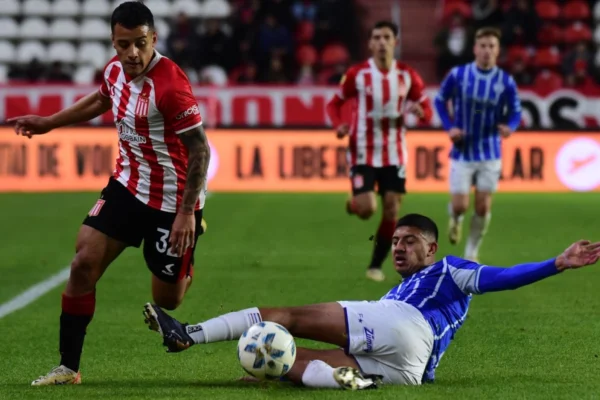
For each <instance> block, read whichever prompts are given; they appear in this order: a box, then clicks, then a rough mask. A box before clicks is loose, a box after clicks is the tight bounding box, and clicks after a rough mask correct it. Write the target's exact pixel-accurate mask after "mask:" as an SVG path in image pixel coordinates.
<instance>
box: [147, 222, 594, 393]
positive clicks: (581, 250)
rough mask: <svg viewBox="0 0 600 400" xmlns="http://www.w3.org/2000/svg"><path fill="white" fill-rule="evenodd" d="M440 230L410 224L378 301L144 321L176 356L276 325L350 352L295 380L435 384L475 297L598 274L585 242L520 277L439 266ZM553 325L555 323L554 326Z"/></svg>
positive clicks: (306, 354) (151, 314)
mask: <svg viewBox="0 0 600 400" xmlns="http://www.w3.org/2000/svg"><path fill="white" fill-rule="evenodd" d="M437 239H438V228H437V226H436V224H435V223H434V222H433V221H432V220H431V219H429V218H427V217H425V216H423V215H419V214H409V215H406V216H404V217H402V218H401V219H400V220H399V221H398V222H397V224H396V230H395V232H394V236H393V245H392V250H393V256H394V266H395V269H396V271H397V272H398V273H399V274H400V275H401V276H402V278H403V279H402V283H400V284H399V285H397V286H395V287H394V288H392V289H391V290H390V291H389V292H388V293H387V294H386V295H385V296H383V298H382V299H380V300H378V301H340V302H333V303H323V304H315V305H309V306H303V307H286V308H256V307H255V308H249V309H246V310H241V311H236V312H231V313H228V314H224V315H221V316H219V317H216V318H213V319H210V320H208V321H205V322H201V323H199V324H196V325H188V324H181V323H180V322H178V321H176V320H175V319H173V318H171V317H170V316H168V315H167V314H166V313H165V312H164V311H162V310H161V309H160V308H158V307H157V306H154V305H150V304H146V306H145V307H144V315H145V316H146V322H147V323H148V325H149V326H150V328H151V329H153V330H156V331H158V332H159V333H161V335H162V337H163V344H164V345H165V346H167V347H168V350H169V351H172V352H177V351H181V350H185V349H187V348H189V347H190V346H192V345H194V344H199V343H212V342H219V341H224V340H238V339H239V338H240V336H241V335H242V333H243V332H244V331H245V330H246V329H247V328H249V327H250V326H252V325H254V324H255V323H257V322H259V321H261V320H264V321H274V322H277V323H279V324H281V325H283V326H285V327H286V328H287V329H288V330H289V331H290V333H291V334H292V335H294V336H295V337H297V338H305V339H312V340H317V341H321V342H326V343H331V344H334V345H337V346H339V347H341V348H338V349H332V350H312V349H306V348H298V352H297V353H296V362H295V364H294V366H293V367H292V369H291V370H290V372H289V373H288V374H287V375H286V376H287V378H289V380H291V381H292V382H295V383H297V384H303V385H305V386H309V387H315V388H354V389H364V388H370V387H376V386H377V384H378V383H379V381H380V380H381V381H383V383H389V384H405V385H419V384H421V383H423V382H432V381H433V380H434V372H435V369H436V367H437V366H438V364H439V362H440V359H441V358H442V355H443V354H444V352H445V351H446V349H447V348H448V346H449V344H450V342H451V340H452V339H453V338H454V336H455V334H456V332H457V330H458V329H459V328H460V327H461V325H462V324H463V322H464V321H465V317H466V315H467V310H468V308H469V303H470V302H471V297H472V295H473V294H482V293H487V292H494V291H500V290H510V289H516V288H518V287H521V286H525V285H528V284H530V283H533V282H536V281H539V280H541V279H544V278H547V277H550V276H553V275H556V274H559V273H560V272H562V271H564V270H565V269H569V268H579V267H582V266H585V265H591V264H594V263H596V262H597V261H598V259H599V258H600V242H598V243H590V242H588V241H583V240H581V241H578V242H575V243H573V244H572V245H571V246H569V247H568V248H567V249H566V250H565V251H564V252H563V253H562V254H560V255H558V256H557V257H554V258H551V259H549V260H546V261H542V262H539V263H530V264H519V265H515V266H514V267H511V268H499V267H489V266H487V265H480V264H477V263H474V262H472V261H467V260H464V259H462V258H458V257H453V256H447V257H444V258H442V259H441V260H439V261H436V252H437V249H438V244H437ZM548 323H552V322H551V321H549V322H548Z"/></svg>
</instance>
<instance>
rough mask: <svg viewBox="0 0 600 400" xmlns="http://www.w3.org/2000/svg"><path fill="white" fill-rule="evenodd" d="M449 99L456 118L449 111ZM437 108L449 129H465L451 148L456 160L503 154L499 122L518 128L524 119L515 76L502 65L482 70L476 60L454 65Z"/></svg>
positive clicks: (488, 158) (440, 95)
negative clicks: (458, 141) (461, 137)
mask: <svg viewBox="0 0 600 400" xmlns="http://www.w3.org/2000/svg"><path fill="white" fill-rule="evenodd" d="M448 101H450V102H451V104H452V111H453V118H451V117H450V115H449V113H448V108H447V107H448V105H447V103H448ZM435 108H436V110H437V112H438V115H439V117H440V119H441V121H442V125H443V126H444V129H445V130H446V131H449V130H450V129H451V128H460V129H461V130H462V131H463V134H464V137H463V140H462V141H461V142H460V143H455V144H454V145H453V146H452V150H451V151H450V157H451V158H452V159H454V160H461V161H491V160H497V159H500V158H502V140H501V137H500V134H499V132H498V125H499V124H505V125H508V126H509V127H510V128H511V131H515V130H516V129H517V128H518V127H519V124H520V122H521V101H520V99H519V96H518V93H517V85H516V83H515V81H514V79H513V78H512V76H511V75H510V74H508V73H507V72H505V71H504V70H502V69H500V68H498V67H494V68H492V69H490V70H481V69H479V68H478V67H477V66H476V64H475V63H474V62H473V63H470V64H465V65H461V66H458V67H454V68H453V69H452V70H451V71H450V72H449V73H448V75H447V76H446V78H445V79H444V80H443V82H442V84H441V85H440V89H439V92H438V95H437V97H436V99H435Z"/></svg>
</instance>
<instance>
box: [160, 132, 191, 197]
mask: <svg viewBox="0 0 600 400" xmlns="http://www.w3.org/2000/svg"><path fill="white" fill-rule="evenodd" d="M184 133H185V132H184ZM184 133H183V134H184ZM165 144H166V145H167V151H168V152H169V157H171V161H172V162H173V167H175V173H176V174H177V208H178V209H179V207H180V206H181V202H182V201H183V190H184V189H185V181H186V179H187V162H188V154H187V149H186V148H185V146H184V145H183V144H182V143H181V139H179V137H178V135H177V134H175V133H172V134H169V135H168V136H167V134H166V131H165Z"/></svg>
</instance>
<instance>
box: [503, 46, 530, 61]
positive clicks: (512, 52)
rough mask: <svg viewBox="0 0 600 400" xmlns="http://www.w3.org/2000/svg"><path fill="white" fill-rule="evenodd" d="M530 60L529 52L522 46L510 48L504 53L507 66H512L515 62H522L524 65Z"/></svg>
mask: <svg viewBox="0 0 600 400" xmlns="http://www.w3.org/2000/svg"><path fill="white" fill-rule="evenodd" d="M530 58H531V57H530V54H529V51H528V50H527V49H526V48H525V47H522V46H512V47H510V48H509V49H508V51H507V52H506V62H507V63H508V64H512V63H515V62H517V61H523V62H524V63H525V64H528V63H529V59H530Z"/></svg>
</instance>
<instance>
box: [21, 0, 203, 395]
mask: <svg viewBox="0 0 600 400" xmlns="http://www.w3.org/2000/svg"><path fill="white" fill-rule="evenodd" d="M111 31H112V42H113V46H114V48H115V50H116V52H117V55H116V56H115V57H114V58H113V59H112V60H110V61H109V63H108V64H107V65H106V67H105V68H104V76H103V78H104V79H103V82H102V85H101V86H100V88H99V90H97V91H95V92H94V93H91V94H90V95H88V96H86V97H85V98H83V99H81V100H79V101H78V102H77V103H75V104H74V105H73V106H71V107H69V108H67V109H65V110H63V111H60V112H59V113H57V114H54V115H52V116H49V117H40V116H36V115H29V116H24V117H18V118H15V120H14V121H13V122H14V123H15V130H16V131H17V134H21V135H24V136H27V137H29V138H31V137H32V135H40V134H44V133H47V132H49V131H51V130H53V129H56V128H59V127H62V126H67V125H71V124H75V123H80V122H84V121H88V120H90V119H93V118H96V117H98V116H100V115H102V114H104V113H105V112H107V111H108V110H111V109H112V112H113V114H114V118H115V124H116V126H117V134H118V143H119V158H118V160H117V162H116V167H115V171H114V173H113V176H112V177H111V178H110V179H109V181H108V184H107V186H106V187H105V188H104V190H102V193H101V195H100V199H99V200H98V202H97V203H96V204H95V205H94V206H93V207H92V209H91V210H90V212H89V213H88V215H87V217H86V218H85V220H84V221H83V225H82V227H81V229H80V231H79V234H78V237H77V245H76V254H75V257H74V259H73V261H72V262H71V275H70V277H69V280H68V282H67V286H66V288H65V291H64V293H63V295H62V313H61V316H60V341H59V350H60V355H61V360H60V364H59V366H58V367H56V368H53V369H52V370H51V371H50V372H49V373H48V374H47V375H45V376H41V377H39V378H38V379H36V380H35V381H33V382H32V385H34V386H41V385H64V384H78V383H81V374H80V368H79V367H80V361H81V353H82V350H83V342H84V337H85V335H86V331H87V327H88V324H89V323H90V322H91V320H92V317H93V315H94V311H95V306H96V283H97V282H98V280H99V279H100V277H101V276H102V274H103V273H104V271H105V270H106V268H108V266H109V265H110V264H111V263H112V262H113V261H114V260H115V259H116V258H117V257H118V256H119V255H120V254H121V253H122V252H123V250H125V249H126V248H127V247H130V246H131V247H140V246H141V245H142V242H143V245H144V251H143V253H144V260H145V261H146V265H147V267H148V268H149V269H150V271H151V272H152V274H153V276H152V295H153V298H154V301H155V302H157V303H158V304H162V306H163V307H165V308H168V309H175V308H177V307H178V306H179V304H180V303H181V302H182V300H183V297H184V295H185V293H186V291H187V290H188V288H189V287H190V284H191V282H192V271H193V269H192V268H193V263H194V250H195V247H196V243H197V240H198V236H199V235H201V234H202V233H203V232H204V230H205V228H206V225H205V224H204V222H203V219H202V210H203V207H204V197H205V184H206V174H207V169H208V163H209V158H210V148H209V145H208V140H207V138H206V134H205V132H204V128H203V127H202V118H201V116H200V112H199V109H198V104H197V102H196V99H195V97H194V95H193V94H192V89H191V86H190V84H189V81H188V79H187V77H186V76H185V74H184V73H183V71H182V70H181V69H180V68H179V67H178V66H177V65H176V64H175V63H174V62H173V61H171V60H169V59H168V58H166V57H163V56H162V55H160V54H159V53H158V52H157V51H156V50H155V49H154V46H155V45H156V41H157V35H156V31H155V30H154V17H153V16H152V12H151V11H150V10H149V9H148V8H147V7H146V6H145V5H144V4H143V3H141V2H136V1H129V2H124V3H122V4H121V5H119V6H118V7H117V8H116V9H115V10H114V12H113V14H112V17H111Z"/></svg>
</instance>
